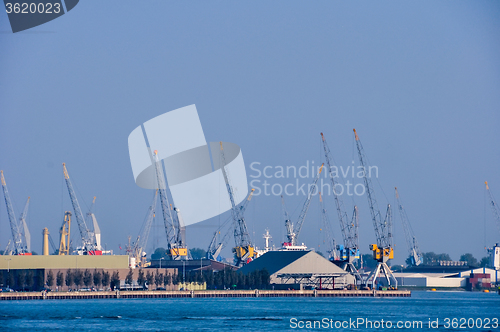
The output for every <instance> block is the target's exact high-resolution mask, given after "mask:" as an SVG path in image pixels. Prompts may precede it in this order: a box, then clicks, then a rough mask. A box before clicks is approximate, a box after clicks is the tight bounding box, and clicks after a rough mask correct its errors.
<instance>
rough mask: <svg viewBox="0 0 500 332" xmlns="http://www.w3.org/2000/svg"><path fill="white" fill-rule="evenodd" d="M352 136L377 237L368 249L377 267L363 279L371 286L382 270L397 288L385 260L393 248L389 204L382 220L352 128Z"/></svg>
mask: <svg viewBox="0 0 500 332" xmlns="http://www.w3.org/2000/svg"><path fill="white" fill-rule="evenodd" d="M353 131H354V137H355V139H356V147H357V149H358V157H359V163H360V164H361V167H362V169H363V181H364V184H365V191H366V197H367V198H368V207H369V210H370V215H371V217H372V222H373V228H374V230H375V236H376V238H377V244H371V245H370V250H371V251H372V252H373V258H374V259H375V260H376V261H377V262H378V264H377V267H376V268H375V269H374V270H373V271H372V272H371V273H370V275H369V276H368V278H367V279H366V280H365V283H366V284H371V286H372V288H373V287H374V285H375V284H376V282H377V277H378V275H379V273H380V271H382V272H383V273H384V275H385V279H386V280H387V284H388V285H393V287H395V288H397V285H398V281H397V280H396V278H395V277H394V275H393V274H392V271H391V269H390V268H389V266H388V265H387V261H388V260H390V259H393V258H394V248H393V243H392V213H391V205H390V204H388V205H387V211H386V214H385V218H384V220H382V214H381V213H380V209H379V208H378V204H377V199H376V198H375V191H374V190H373V185H372V181H371V179H370V177H369V176H368V175H367V170H368V168H367V161H368V158H367V157H366V155H365V151H364V149H363V145H362V144H361V141H360V140H359V137H358V134H357V133H356V129H353Z"/></svg>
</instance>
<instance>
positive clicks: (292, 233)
mask: <svg viewBox="0 0 500 332" xmlns="http://www.w3.org/2000/svg"><path fill="white" fill-rule="evenodd" d="M324 165H325V164H321V167H320V168H319V169H318V174H316V177H315V178H314V181H313V183H312V185H311V187H310V189H309V193H308V194H307V198H306V201H305V202H304V205H303V206H302V210H301V211H300V214H299V218H298V219H297V223H296V224H295V225H294V224H293V223H292V221H291V220H290V218H289V217H288V213H286V210H285V213H286V214H285V227H286V237H287V242H285V243H283V246H284V247H287V246H296V245H297V239H298V238H299V234H300V231H301V230H302V225H303V224H304V221H305V219H306V215H307V210H309V205H311V199H312V197H313V194H314V191H315V190H316V185H317V183H318V180H319V177H320V175H321V171H322V170H323V166H324Z"/></svg>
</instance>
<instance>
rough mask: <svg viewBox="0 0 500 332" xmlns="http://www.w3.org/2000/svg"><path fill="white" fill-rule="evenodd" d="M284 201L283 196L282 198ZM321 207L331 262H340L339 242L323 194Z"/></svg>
mask: <svg viewBox="0 0 500 332" xmlns="http://www.w3.org/2000/svg"><path fill="white" fill-rule="evenodd" d="M281 198H282V199H283V196H281ZM319 205H320V209H321V216H322V218H321V220H322V221H323V227H324V228H325V233H326V238H327V242H328V246H329V250H328V254H329V258H330V260H331V261H338V260H340V257H339V254H338V252H337V242H336V241H335V237H333V231H332V228H331V227H330V226H331V225H330V218H329V217H328V213H327V211H326V207H325V202H324V201H323V196H322V195H321V192H320V193H319Z"/></svg>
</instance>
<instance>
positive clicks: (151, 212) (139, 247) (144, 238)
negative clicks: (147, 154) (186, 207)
mask: <svg viewBox="0 0 500 332" xmlns="http://www.w3.org/2000/svg"><path fill="white" fill-rule="evenodd" d="M157 201H158V189H157V190H155V194H154V197H153V202H152V203H151V206H149V208H148V212H147V214H146V219H145V222H144V226H143V229H142V231H141V232H140V234H139V235H138V236H137V240H136V241H135V244H134V247H133V248H132V250H130V256H131V257H132V258H135V261H136V264H139V265H140V266H143V265H144V263H145V262H143V257H144V256H143V252H144V250H145V249H146V246H147V244H148V239H149V234H150V232H151V226H152V225H153V220H154V217H155V210H156V202H157ZM129 239H130V237H129Z"/></svg>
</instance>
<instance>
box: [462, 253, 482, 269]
mask: <svg viewBox="0 0 500 332" xmlns="http://www.w3.org/2000/svg"><path fill="white" fill-rule="evenodd" d="M460 261H461V262H467V265H469V266H479V263H478V262H477V259H476V258H475V257H474V256H473V255H472V254H471V253H466V254H463V255H462V256H460Z"/></svg>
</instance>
